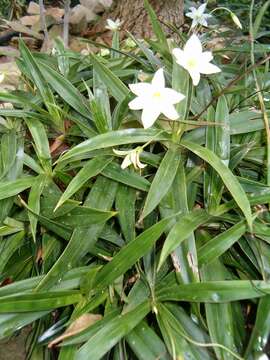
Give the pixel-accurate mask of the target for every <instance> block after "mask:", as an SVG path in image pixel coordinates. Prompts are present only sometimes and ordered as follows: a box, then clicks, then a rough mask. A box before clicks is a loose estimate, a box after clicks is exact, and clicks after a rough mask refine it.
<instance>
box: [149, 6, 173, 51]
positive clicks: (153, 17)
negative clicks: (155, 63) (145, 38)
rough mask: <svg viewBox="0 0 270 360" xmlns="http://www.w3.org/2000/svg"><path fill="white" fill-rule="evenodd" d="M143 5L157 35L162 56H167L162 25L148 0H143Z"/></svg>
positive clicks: (166, 44) (165, 39)
mask: <svg viewBox="0 0 270 360" xmlns="http://www.w3.org/2000/svg"><path fill="white" fill-rule="evenodd" d="M144 6H145V8H146V10H147V12H148V15H149V18H150V20H151V24H152V27H153V31H154V33H155V35H156V37H157V40H158V42H159V43H160V45H161V53H162V54H163V56H165V57H166V56H168V54H170V50H169V46H168V43H167V38H166V35H165V33H164V31H163V30H162V27H161V25H160V22H159V20H158V18H157V15H156V13H155V11H154V10H153V8H152V6H151V5H150V3H149V1H148V0H144Z"/></svg>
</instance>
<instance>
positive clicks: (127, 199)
mask: <svg viewBox="0 0 270 360" xmlns="http://www.w3.org/2000/svg"><path fill="white" fill-rule="evenodd" d="M135 201H136V190H135V189H132V188H129V187H127V186H123V185H120V186H118V190H117V193H116V199H115V206H116V210H117V212H118V218H119V222H120V226H121V230H122V233H123V235H124V237H125V239H126V241H127V242H130V241H132V240H133V239H134V238H135Z"/></svg>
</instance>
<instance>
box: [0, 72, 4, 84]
mask: <svg viewBox="0 0 270 360" xmlns="http://www.w3.org/2000/svg"><path fill="white" fill-rule="evenodd" d="M4 79H5V74H4V73H0V83H1V82H3V81H4Z"/></svg>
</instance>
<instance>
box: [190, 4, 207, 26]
mask: <svg viewBox="0 0 270 360" xmlns="http://www.w3.org/2000/svg"><path fill="white" fill-rule="evenodd" d="M205 9H206V3H205V4H202V5H200V6H199V7H198V8H197V9H196V8H195V7H191V8H189V10H190V12H188V13H186V16H187V17H189V18H191V19H192V24H191V29H193V28H194V27H195V26H197V25H203V26H207V25H208V24H207V20H208V19H209V18H211V17H212V15H210V14H204V12H205Z"/></svg>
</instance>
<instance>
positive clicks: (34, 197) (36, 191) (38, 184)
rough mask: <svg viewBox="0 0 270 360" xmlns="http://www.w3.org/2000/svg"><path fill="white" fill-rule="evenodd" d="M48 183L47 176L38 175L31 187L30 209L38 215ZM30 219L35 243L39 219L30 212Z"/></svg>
mask: <svg viewBox="0 0 270 360" xmlns="http://www.w3.org/2000/svg"><path fill="white" fill-rule="evenodd" d="M46 182H47V176H46V175H44V174H41V175H38V176H37V177H36V179H35V181H34V182H33V184H32V186H31V190H30V192H29V197H28V207H29V208H30V209H31V210H32V211H33V212H34V213H35V214H37V215H39V211H40V196H41V194H42V191H43V189H44V186H45V184H46ZM28 217H29V221H30V227H31V232H32V236H33V239H34V241H36V229H37V222H38V218H37V216H36V215H33V214H32V213H31V212H28Z"/></svg>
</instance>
